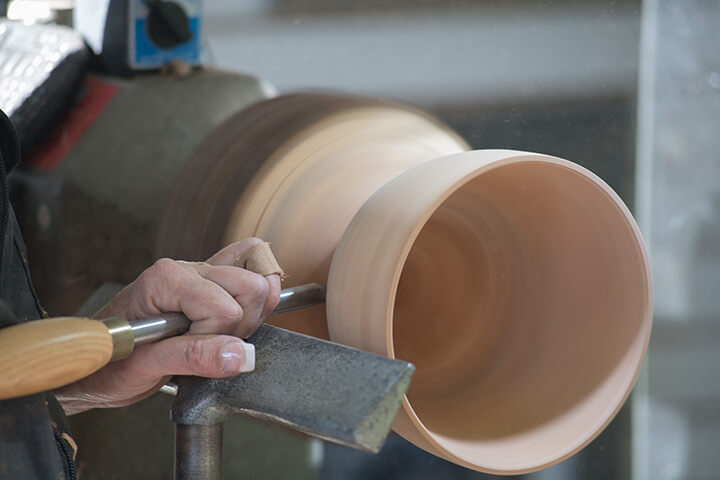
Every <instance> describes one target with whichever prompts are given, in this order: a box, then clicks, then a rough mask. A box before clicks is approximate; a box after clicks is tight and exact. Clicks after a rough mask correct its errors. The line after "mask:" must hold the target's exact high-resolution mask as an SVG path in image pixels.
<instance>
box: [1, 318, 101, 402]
mask: <svg viewBox="0 0 720 480" xmlns="http://www.w3.org/2000/svg"><path fill="white" fill-rule="evenodd" d="M112 354H113V341H112V337H111V335H110V332H109V331H108V329H107V327H106V326H105V325H104V324H103V323H102V322H99V321H97V320H91V319H89V318H77V317H58V318H50V319H48V320H37V321H34V322H28V323H23V324H20V325H14V326H12V327H8V328H3V329H0V399H6V398H15V397H21V396H23V395H29V394H31V393H36V392H42V391H45V390H50V389H53V388H57V387H60V386H62V385H67V384H68V383H72V382H74V381H76V380H79V379H81V378H84V377H86V376H88V375H90V374H91V373H93V372H95V371H96V370H99V369H100V368H102V367H103V366H105V364H107V363H108V361H110V358H111V357H112Z"/></svg>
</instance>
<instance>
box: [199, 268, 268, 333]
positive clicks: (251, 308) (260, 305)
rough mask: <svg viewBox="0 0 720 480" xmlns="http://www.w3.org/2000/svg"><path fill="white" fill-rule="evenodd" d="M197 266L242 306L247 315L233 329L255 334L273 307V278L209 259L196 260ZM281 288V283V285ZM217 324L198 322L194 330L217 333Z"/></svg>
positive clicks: (202, 273) (204, 275) (238, 331)
mask: <svg viewBox="0 0 720 480" xmlns="http://www.w3.org/2000/svg"><path fill="white" fill-rule="evenodd" d="M193 268H195V270H196V271H197V272H198V273H199V274H200V275H201V276H202V277H203V278H205V279H206V280H209V281H211V282H213V283H215V284H217V285H219V286H221V287H222V288H223V289H224V290H225V291H226V292H228V293H229V294H230V295H231V296H232V297H233V298H234V299H235V301H236V302H237V303H238V304H239V305H241V306H242V309H243V319H242V322H240V323H238V324H237V325H236V328H234V329H233V330H232V331H231V332H226V333H232V334H234V335H237V336H238V337H243V338H245V337H248V336H250V335H252V334H253V333H254V332H255V330H256V329H257V328H258V327H259V326H260V324H261V323H262V322H263V321H264V320H265V318H267V316H268V315H269V314H270V311H272V308H274V307H271V308H270V311H267V305H268V303H269V302H272V299H271V298H269V297H270V288H271V287H270V282H269V281H268V280H267V279H265V278H264V277H261V276H260V275H258V274H256V273H253V272H249V271H247V270H244V269H242V268H238V267H229V266H225V265H223V266H212V265H208V264H206V263H197V264H193ZM278 288H279V287H278ZM216 327H217V326H216V325H215V323H214V322H213V321H208V322H197V323H196V324H193V326H192V328H191V329H190V332H191V333H215V332H216V331H217V328H216Z"/></svg>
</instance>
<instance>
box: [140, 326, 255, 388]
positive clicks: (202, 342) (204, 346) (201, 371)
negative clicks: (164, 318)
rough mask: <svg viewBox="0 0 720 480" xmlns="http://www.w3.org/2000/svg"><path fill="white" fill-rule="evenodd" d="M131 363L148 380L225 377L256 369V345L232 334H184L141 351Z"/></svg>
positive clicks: (141, 348) (145, 347)
mask: <svg viewBox="0 0 720 480" xmlns="http://www.w3.org/2000/svg"><path fill="white" fill-rule="evenodd" d="M127 361H129V362H132V365H128V366H127V367H128V368H132V369H134V368H135V367H136V366H137V373H136V374H137V375H138V376H139V377H141V378H140V379H138V380H141V379H142V377H146V378H147V380H148V381H157V379H158V378H161V377H166V376H169V375H196V376H201V377H208V378H223V377H231V376H234V375H238V374H239V373H243V372H251V371H253V370H254V369H255V346H254V345H253V344H251V343H246V342H243V341H242V340H240V339H239V338H237V337H232V336H229V335H182V336H180V337H173V338H168V339H166V340H163V341H161V342H157V343H153V344H149V345H146V346H144V347H140V348H138V349H137V350H136V351H135V352H134V353H133V355H132V357H130V358H129V359H128V360H127Z"/></svg>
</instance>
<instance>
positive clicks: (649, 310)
mask: <svg viewBox="0 0 720 480" xmlns="http://www.w3.org/2000/svg"><path fill="white" fill-rule="evenodd" d="M490 153H497V154H503V153H507V154H508V155H507V156H500V157H495V158H490V159H487V158H486V159H480V160H481V161H480V162H479V164H478V166H477V167H476V168H474V169H473V170H472V171H471V172H469V173H467V174H465V175H463V176H462V177H460V178H459V179H457V180H455V181H454V182H453V183H452V184H450V185H449V186H448V187H447V188H446V189H445V191H444V192H443V194H442V195H440V196H438V197H437V198H436V199H435V200H434V201H433V203H432V204H431V205H430V206H429V207H428V208H427V209H425V210H424V212H423V214H422V216H421V217H420V218H418V219H417V221H416V222H415V225H414V227H413V229H412V231H411V233H410V235H408V236H407V238H406V239H405V241H404V244H403V246H402V250H401V254H400V256H399V257H398V261H397V263H396V266H395V269H394V271H393V276H392V282H391V289H390V292H389V294H388V295H387V296H386V299H387V304H386V306H385V307H386V324H385V328H386V331H385V339H386V342H385V349H386V352H387V355H388V357H390V358H395V349H394V338H393V321H392V319H393V315H394V307H395V298H396V295H397V289H398V284H399V282H400V276H401V274H402V271H403V268H404V266H405V262H406V261H407V258H408V255H409V254H410V250H411V248H412V246H413V244H414V243H415V240H416V239H417V237H418V235H419V234H420V232H421V230H422V229H423V228H424V227H425V225H426V223H427V221H428V220H429V219H430V217H431V216H432V215H433V214H434V213H435V212H436V211H437V209H438V208H439V207H440V205H442V204H443V203H444V202H445V201H446V200H447V199H448V198H449V197H450V196H451V195H452V194H454V193H455V192H457V191H458V190H459V189H460V188H462V187H463V186H464V185H466V184H467V183H469V182H470V181H472V180H473V179H475V178H477V177H479V176H480V175H483V174H485V173H488V172H490V171H492V170H495V169H497V168H501V167H505V166H508V165H512V164H516V163H541V164H547V165H552V166H555V167H559V168H564V169H567V170H570V171H572V172H573V173H575V174H577V175H580V176H582V177H584V178H586V179H588V180H590V181H591V182H592V183H593V184H595V186H596V187H599V189H600V190H601V191H602V193H603V194H604V195H605V196H606V197H608V199H609V200H610V201H611V203H612V204H613V205H614V206H615V208H616V209H618V211H619V212H620V213H621V214H622V216H623V217H624V218H625V220H626V221H627V226H628V227H629V229H630V231H631V233H632V238H633V240H634V247H635V251H636V254H637V256H638V258H639V259H640V260H641V263H642V265H641V268H642V270H643V273H644V277H645V280H646V282H645V285H644V286H643V290H644V291H643V297H644V298H645V300H646V301H645V303H646V311H645V319H644V322H643V326H642V328H641V329H640V331H639V334H638V340H642V349H641V352H640V356H639V359H640V361H638V362H637V365H636V366H635V369H634V371H633V375H632V377H631V379H630V381H629V382H628V383H627V385H625V388H624V389H623V390H622V391H620V392H619V393H618V395H617V396H616V399H615V401H613V402H610V403H609V405H610V407H611V408H608V409H606V410H605V412H604V413H603V415H601V416H600V417H599V419H598V420H597V421H596V422H594V423H593V424H591V426H590V427H589V428H587V429H586V433H585V434H584V435H581V436H580V437H579V439H578V440H577V441H575V442H573V443H571V444H570V445H569V446H567V447H566V448H564V449H563V450H561V451H559V452H558V453H557V454H555V455H550V456H548V457H547V458H546V459H545V460H544V461H543V462H542V463H539V464H538V463H537V462H534V463H532V464H524V465H523V464H518V465H507V466H503V465H502V464H492V463H483V464H480V463H477V462H472V461H469V460H467V459H465V458H462V457H460V456H458V455H456V454H454V453H453V452H452V451H450V449H449V448H447V447H446V446H445V445H443V442H442V441H439V440H438V439H437V438H436V437H435V436H434V435H433V434H432V433H431V432H430V430H429V429H428V428H427V427H426V426H425V425H424V424H423V422H422V421H421V420H420V418H419V417H418V415H417V413H415V410H414V409H413V407H412V405H411V404H410V400H409V399H408V397H407V395H404V396H403V399H402V408H403V410H404V412H405V414H407V416H408V418H409V419H410V421H411V422H412V424H413V426H414V427H415V428H416V429H417V431H418V432H419V433H420V435H421V436H422V438H423V439H424V440H425V441H426V442H428V443H429V445H430V446H432V448H434V449H435V450H436V451H437V452H438V453H440V455H441V456H443V457H444V458H446V459H447V460H450V461H452V462H454V463H457V464H459V465H463V466H465V467H469V468H472V469H475V470H481V471H483V472H487V473H491V474H505V475H517V474H524V473H530V472H535V471H538V470H541V469H544V468H547V467H550V466H552V465H555V464H557V463H559V462H561V461H563V460H565V459H567V458H568V457H570V456H572V455H573V454H575V453H577V452H578V451H579V450H581V449H582V448H584V447H585V446H586V445H588V444H589V443H590V442H591V441H592V440H593V439H595V438H596V437H597V436H598V435H599V434H600V433H601V432H602V431H603V430H604V429H605V427H606V426H607V425H608V424H609V423H610V422H611V421H612V420H613V418H615V416H616V415H617V413H618V412H619V411H620V408H622V406H623V405H624V404H625V402H626V400H627V398H628V397H629V395H630V392H631V391H632V389H633V388H634V385H635V383H636V382H637V379H638V377H639V375H640V371H641V369H642V366H643V363H644V359H645V356H646V354H647V349H648V344H649V341H650V332H651V327H652V318H653V285H652V274H651V269H650V261H649V257H648V253H647V249H646V247H645V242H644V240H643V236H642V233H641V232H640V228H639V227H638V225H637V223H636V221H635V219H634V217H633V216H632V214H631V213H630V210H629V209H628V207H627V205H625V203H624V202H623V201H622V199H621V198H620V196H619V195H618V194H617V193H616V192H615V191H614V190H613V189H612V188H611V187H610V186H609V185H608V184H607V183H606V182H605V181H604V180H602V179H601V178H600V177H598V176H597V175H596V174H594V173H592V172H591V171H590V170H588V169H586V168H584V167H582V166H580V165H578V164H576V163H573V162H570V161H568V160H564V159H562V158H558V157H554V156H550V155H545V154H538V153H531V152H523V151H516V150H472V151H467V152H460V153H456V154H452V155H448V156H445V157H440V158H437V159H435V160H431V161H430V162H427V163H425V164H422V165H419V166H417V167H414V168H413V169H411V170H410V171H412V170H415V169H417V168H432V165H433V164H434V165H438V164H442V163H445V162H447V161H448V160H450V159H452V158H454V157H460V156H462V157H467V156H468V155H477V156H481V155H483V156H484V155H487V154H490ZM410 171H409V172H410ZM406 173H407V172H406ZM402 177H403V175H401V176H399V177H396V178H395V179H393V180H392V181H391V182H389V183H392V182H395V181H399V180H400V181H401V178H402ZM387 185H388V184H386V186H387ZM383 188H385V187H383ZM638 340H636V342H637V341H638Z"/></svg>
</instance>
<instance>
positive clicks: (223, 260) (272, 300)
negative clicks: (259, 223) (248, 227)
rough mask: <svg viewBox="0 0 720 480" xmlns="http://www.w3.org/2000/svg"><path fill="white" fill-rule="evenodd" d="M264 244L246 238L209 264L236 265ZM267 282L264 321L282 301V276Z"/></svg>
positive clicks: (229, 246) (268, 277) (274, 277)
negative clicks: (250, 251) (245, 254)
mask: <svg viewBox="0 0 720 480" xmlns="http://www.w3.org/2000/svg"><path fill="white" fill-rule="evenodd" d="M261 243H263V240H261V239H259V238H254V237H251V238H246V239H244V240H240V241H239V242H235V243H231V244H230V245H228V246H227V247H225V248H223V249H222V250H220V251H219V252H217V253H216V254H215V255H213V256H212V257H210V258H209V259H208V260H207V263H209V264H210V265H216V266H222V265H235V261H236V260H237V259H238V258H239V257H240V256H241V255H242V254H243V253H245V252H247V251H248V250H250V249H251V248H253V247H254V246H256V245H259V244H261ZM265 280H266V281H267V283H268V286H269V287H270V288H269V290H268V293H267V297H266V299H265V305H264V306H263V309H262V314H261V318H262V319H263V320H264V319H266V318H267V317H268V316H270V314H271V313H272V311H273V310H274V309H275V307H277V304H278V302H279V301H280V290H281V282H280V276H279V275H268V276H267V277H265Z"/></svg>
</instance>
